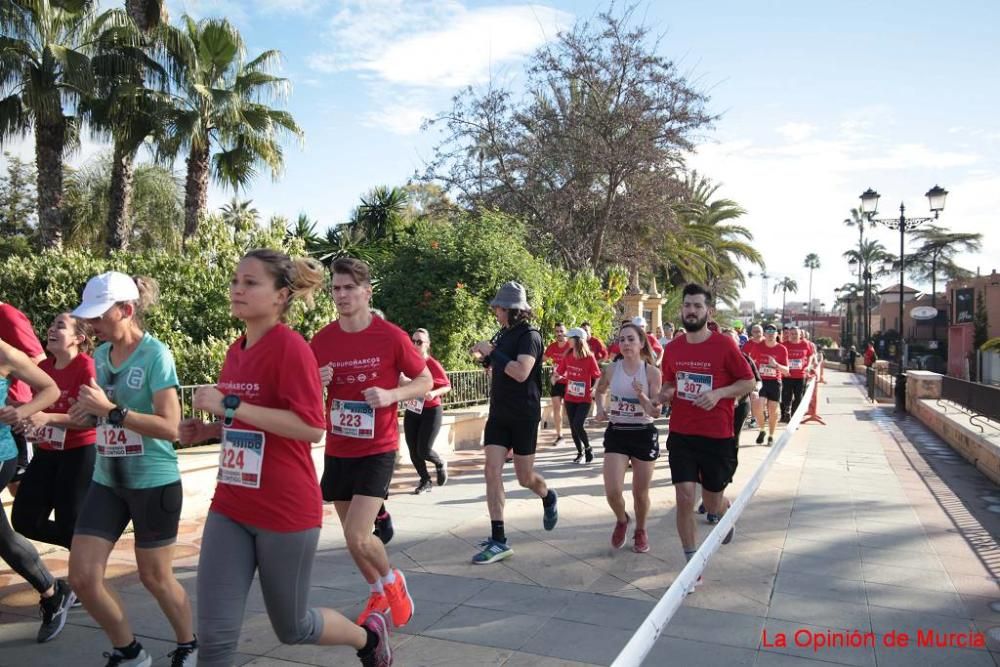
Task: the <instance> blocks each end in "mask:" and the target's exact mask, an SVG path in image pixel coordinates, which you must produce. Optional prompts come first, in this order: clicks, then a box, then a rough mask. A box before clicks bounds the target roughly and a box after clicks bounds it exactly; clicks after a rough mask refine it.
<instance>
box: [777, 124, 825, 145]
mask: <svg viewBox="0 0 1000 667" xmlns="http://www.w3.org/2000/svg"><path fill="white" fill-rule="evenodd" d="M777 129H778V134H780V135H781V136H783V137H784V138H785V139H786V140H788V141H805V140H806V139H808V138H809V137H811V136H812V135H813V134H814V133H815V132H816V126H815V125H813V124H812V123H785V124H784V125H781V126H779V127H778V128H777Z"/></svg>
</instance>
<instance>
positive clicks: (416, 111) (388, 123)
mask: <svg viewBox="0 0 1000 667" xmlns="http://www.w3.org/2000/svg"><path fill="white" fill-rule="evenodd" d="M432 115H433V114H432V113H431V112H430V111H428V110H426V109H422V108H414V107H410V108H407V107H393V108H391V109H387V110H384V111H370V112H368V113H367V114H365V117H364V124H365V125H366V126H368V127H381V128H385V129H387V130H389V131H390V132H392V133H393V134H399V135H404V136H405V135H413V134H417V133H418V132H419V131H420V125H421V123H423V122H424V119H425V118H429V117H430V116H432Z"/></svg>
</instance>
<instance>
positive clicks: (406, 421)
mask: <svg viewBox="0 0 1000 667" xmlns="http://www.w3.org/2000/svg"><path fill="white" fill-rule="evenodd" d="M412 338H413V344H414V345H415V346H416V347H417V349H418V350H419V351H420V355H421V356H422V357H423V358H424V361H426V362H427V370H429V371H430V372H431V380H432V381H433V384H432V385H431V390H430V391H429V392H427V393H426V394H425V395H424V397H423V398H411V399H410V400H408V401H406V403H405V404H404V407H405V408H406V411H405V412H406V414H405V415H404V416H403V434H404V435H405V436H406V446H407V447H408V448H409V450H410V461H411V462H412V463H413V467H414V468H416V469H417V474H418V475H420V484H419V485H417V488H416V490H414V493H426V492H427V491H430V490H431V489H432V488H434V485H433V484H431V476H430V474H429V473H428V472H427V462H428V461H430V462H431V463H433V464H434V467H435V468H436V470H437V485H438V486H444V485H445V483H446V482H447V481H448V463H447V462H446V461H444V460H442V459H441V457H440V456H438V455H437V452H435V451H434V441H435V440H436V439H437V435H438V432H439V431H440V430H441V413H442V412H443V409H442V407H441V397H442V396H444V395H445V394H447V393H448V392H449V391H451V381H450V380H448V374H447V373H445V371H444V366H442V365H441V362H440V361H438V360H437V359H435V358H434V357H432V356H431V353H430V351H431V335H430V334H429V333H427V329H417V330H416V331H414V332H413V337H412Z"/></svg>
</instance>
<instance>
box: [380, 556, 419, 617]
mask: <svg viewBox="0 0 1000 667" xmlns="http://www.w3.org/2000/svg"><path fill="white" fill-rule="evenodd" d="M392 571H393V573H394V574H395V575H396V581H394V582H392V583H391V584H387V583H384V582H383V584H382V586H383V587H384V588H385V597H386V598H387V599H388V600H389V610H390V611H391V612H392V624H393V625H395V626H396V627H397V628H401V627H403V626H404V625H406V624H407V623H409V622H410V619H411V618H413V610H414V609H415V607H414V605H413V598H412V597H410V591H408V590H407V589H406V577H404V576H403V573H402V572H400V571H399V569H398V568H395V567H394V568H392Z"/></svg>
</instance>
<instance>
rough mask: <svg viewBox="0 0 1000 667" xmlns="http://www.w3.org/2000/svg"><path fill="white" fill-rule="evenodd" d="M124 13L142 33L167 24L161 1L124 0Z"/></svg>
mask: <svg viewBox="0 0 1000 667" xmlns="http://www.w3.org/2000/svg"><path fill="white" fill-rule="evenodd" d="M125 11H127V12H128V15H129V16H130V17H132V20H133V21H134V22H135V24H136V25H137V26H138V27H139V30H141V31H143V32H149V31H151V30H153V29H154V28H156V27H158V26H161V25H164V24H166V23H167V19H168V17H167V7H166V3H165V2H164V1H163V0H125Z"/></svg>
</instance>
